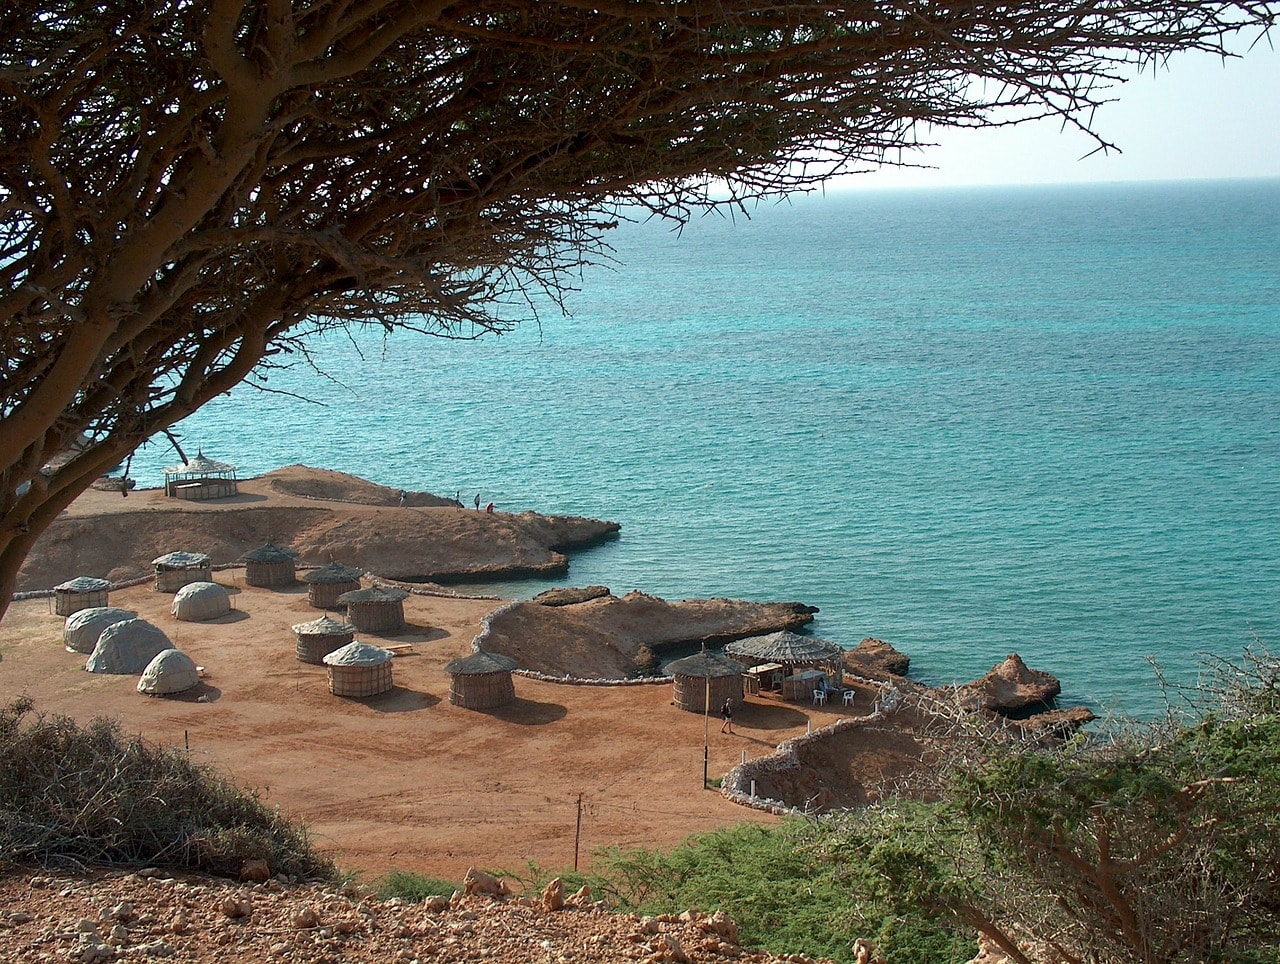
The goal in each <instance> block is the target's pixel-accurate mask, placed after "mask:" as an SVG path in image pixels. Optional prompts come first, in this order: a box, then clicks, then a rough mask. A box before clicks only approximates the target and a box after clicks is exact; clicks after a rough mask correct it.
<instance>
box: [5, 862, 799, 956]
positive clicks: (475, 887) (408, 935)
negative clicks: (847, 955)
mask: <svg viewBox="0 0 1280 964" xmlns="http://www.w3.org/2000/svg"><path fill="white" fill-rule="evenodd" d="M737 941H738V928H737V926H736V925H735V924H734V922H733V921H732V920H730V919H729V918H728V917H726V916H725V915H724V914H723V913H715V914H702V913H698V912H696V911H688V912H686V913H684V914H680V915H660V916H658V917H637V916H634V915H629V914H615V913H611V912H609V911H607V910H605V908H604V906H603V905H602V904H600V903H597V902H595V901H593V900H592V898H591V895H590V894H589V893H584V892H579V893H576V894H569V895H566V894H565V893H564V891H563V888H561V887H559V881H553V882H552V884H551V885H549V886H548V888H547V889H546V890H545V891H544V892H543V893H541V894H539V895H537V897H535V898H529V897H523V896H504V895H503V887H502V885H501V883H500V882H498V881H495V880H493V878H491V877H488V875H485V874H469V875H468V880H467V885H466V892H465V893H455V894H453V895H451V896H443V895H442V896H439V897H430V898H428V899H427V900H425V901H423V902H422V903H418V904H409V903H405V902H403V901H401V900H399V899H392V900H387V901H381V900H378V899H376V898H374V897H373V896H372V895H371V894H370V893H368V892H367V891H366V890H364V889H363V888H361V887H358V886H356V885H354V884H350V883H348V884H345V885H343V886H341V887H339V888H328V887H324V886H317V885H313V884H296V883H294V882H292V881H290V880H288V879H287V878H282V877H275V878H271V879H268V880H265V881H263V882H261V883H248V882H245V883H235V882H229V881H216V880H208V879H202V878H174V877H170V876H168V875H166V874H164V873H163V872H161V871H159V870H156V869H148V870H142V871H139V872H137V873H122V872H104V873H98V874H93V875H90V876H66V875H62V874H49V873H43V872H41V873H35V874H33V873H31V872H30V871H27V872H17V871H12V870H11V871H10V872H9V873H8V874H6V875H4V876H0V960H2V961H13V962H18V961H22V962H28V961H77V962H82V964H105V962H110V961H117V960H125V961H130V960H139V961H141V960H165V961H188V962H197V964H224V962H226V961H291V962H307V964H329V962H332V964H337V962H343V964H385V962H411V961H416V962H420V964H455V962H459V961H485V962H488V964H527V962H529V964H531V962H556V964H560V962H565V964H568V962H575V961H578V962H584V964H585V962H600V961H639V962H650V964H656V962H660V961H661V962H709V964H714V962H717V961H738V962H742V961H749V962H791V964H807V962H810V961H812V960H813V959H812V958H809V957H806V956H804V955H802V954H794V955H784V956H777V955H773V954H770V953H768V952H765V951H759V950H751V949H748V948H743V947H741V946H739V945H738V943H737Z"/></svg>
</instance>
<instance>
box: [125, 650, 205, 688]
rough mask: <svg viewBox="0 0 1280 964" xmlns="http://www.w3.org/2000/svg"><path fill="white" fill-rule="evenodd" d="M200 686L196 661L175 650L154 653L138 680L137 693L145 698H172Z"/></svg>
mask: <svg viewBox="0 0 1280 964" xmlns="http://www.w3.org/2000/svg"><path fill="white" fill-rule="evenodd" d="M199 685H200V669H199V667H197V666H196V661H195V660H193V659H192V658H191V657H190V656H188V655H187V654H186V653H184V652H182V651H181V650H177V649H166V650H164V651H163V652H159V653H156V655H155V658H154V659H152V660H151V662H149V663H148V664H147V668H146V669H144V670H143V671H142V677H141V678H140V679H139V680H138V692H139V693H145V694H146V695H147V696H172V695H173V694H174V693H185V692H186V691H187V690H189V689H192V688H194V687H196V686H199Z"/></svg>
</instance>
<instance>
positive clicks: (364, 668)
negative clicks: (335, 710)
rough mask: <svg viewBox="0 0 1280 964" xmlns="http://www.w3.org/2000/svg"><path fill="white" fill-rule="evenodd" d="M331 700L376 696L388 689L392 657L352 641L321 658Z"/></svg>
mask: <svg viewBox="0 0 1280 964" xmlns="http://www.w3.org/2000/svg"><path fill="white" fill-rule="evenodd" d="M324 665H325V666H327V667H328V668H329V692H330V693H332V694H333V695H334V696H377V695H378V694H379V693H385V692H386V691H387V690H389V689H391V653H390V652H388V651H387V650H385V649H381V648H379V647H377V646H370V645H369V644H368V643H362V642H360V641H359V640H352V641H351V642H349V643H347V645H345V646H343V647H342V648H341V649H335V650H334V651H333V652H332V653H330V654H329V655H327V656H326V657H325V658H324Z"/></svg>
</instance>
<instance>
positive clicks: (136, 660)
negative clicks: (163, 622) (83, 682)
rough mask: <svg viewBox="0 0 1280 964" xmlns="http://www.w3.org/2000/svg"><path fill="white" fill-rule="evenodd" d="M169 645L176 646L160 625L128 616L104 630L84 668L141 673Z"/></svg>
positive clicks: (108, 671)
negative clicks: (128, 617)
mask: <svg viewBox="0 0 1280 964" xmlns="http://www.w3.org/2000/svg"><path fill="white" fill-rule="evenodd" d="M166 649H173V643H171V642H169V637H168V636H166V635H165V634H164V631H163V630H161V629H160V627H158V626H156V625H153V624H152V623H149V622H147V621H146V620H145V619H126V620H124V621H123V622H119V623H112V624H111V625H110V626H108V627H107V628H106V629H104V630H103V631H102V634H101V635H100V636H98V643H97V645H96V646H94V647H93V652H92V653H91V654H90V656H89V659H88V661H87V662H86V663H85V664H84V668H85V669H86V670H88V671H89V672H90V673H113V674H115V675H127V674H133V673H141V672H142V671H143V670H144V669H146V668H147V664H148V663H150V662H151V661H152V660H153V659H155V658H156V655H157V654H158V653H163V652H164V651H165V650H166Z"/></svg>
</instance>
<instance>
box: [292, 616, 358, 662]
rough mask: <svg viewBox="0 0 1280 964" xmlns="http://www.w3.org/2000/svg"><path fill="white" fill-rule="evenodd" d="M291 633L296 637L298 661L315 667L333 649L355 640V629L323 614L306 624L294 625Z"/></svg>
mask: <svg viewBox="0 0 1280 964" xmlns="http://www.w3.org/2000/svg"><path fill="white" fill-rule="evenodd" d="M293 633H294V635H295V636H297V637H298V646H297V653H298V659H299V660H300V661H301V662H303V663H313V664H315V665H317V666H319V665H322V664H323V663H324V658H325V657H326V656H328V655H329V654H330V653H332V652H333V651H334V650H335V649H341V648H342V647H343V646H345V645H347V643H349V642H351V641H352V640H353V639H355V638H356V628H355V627H354V626H352V625H351V624H350V623H349V622H347V621H346V620H343V619H334V618H333V617H332V616H330V615H329V614H328V613H325V614H324V615H323V616H321V617H320V618H319V619H313V620H311V621H310V622H307V623H294V624H293Z"/></svg>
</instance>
